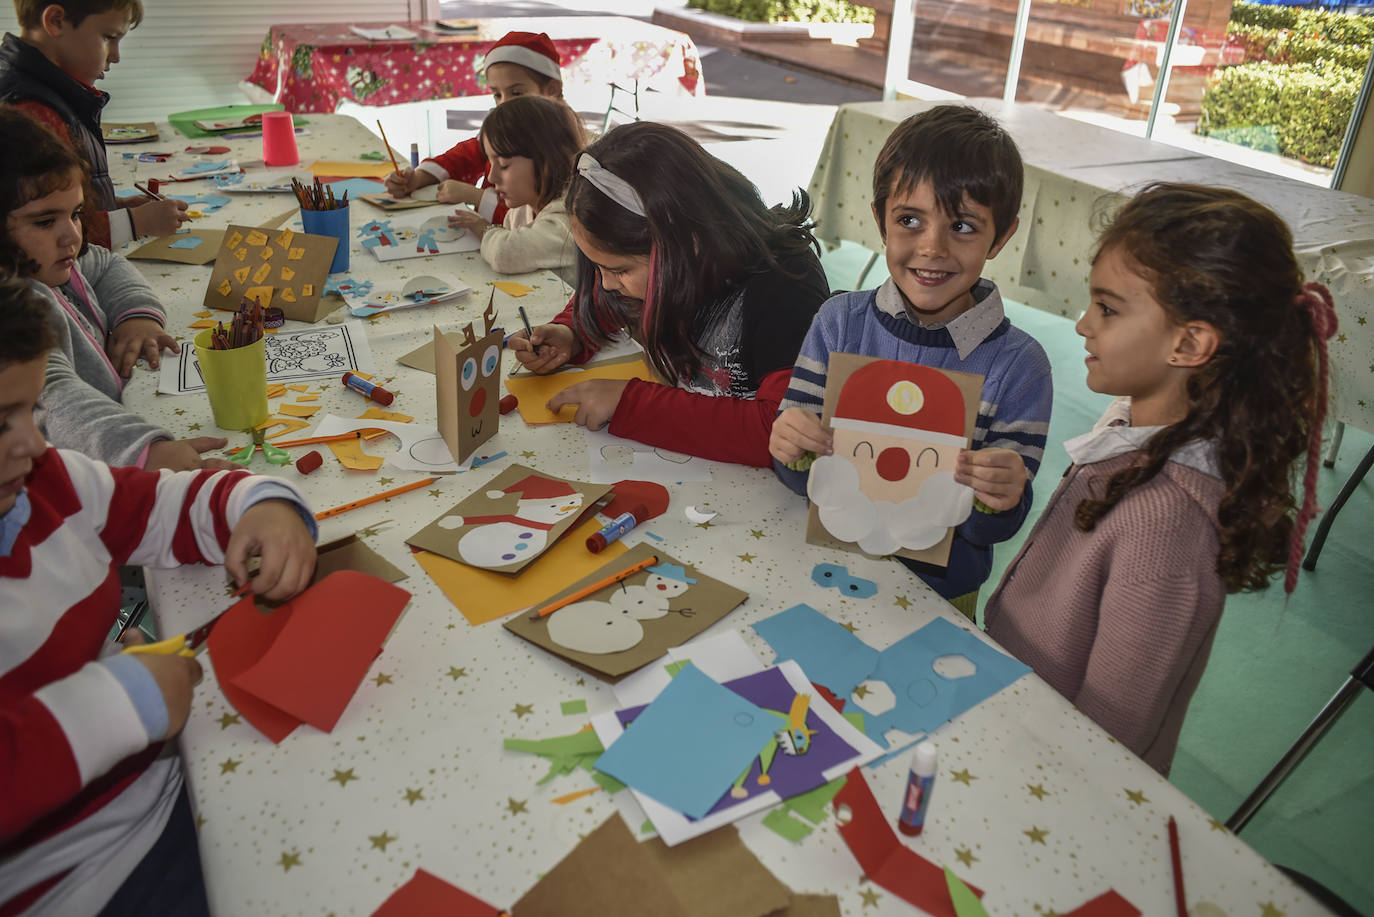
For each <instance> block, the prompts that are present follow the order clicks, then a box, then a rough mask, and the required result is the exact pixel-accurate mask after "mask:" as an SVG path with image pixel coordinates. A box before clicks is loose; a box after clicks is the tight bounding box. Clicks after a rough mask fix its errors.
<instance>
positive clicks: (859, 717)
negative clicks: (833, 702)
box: [840, 710, 868, 735]
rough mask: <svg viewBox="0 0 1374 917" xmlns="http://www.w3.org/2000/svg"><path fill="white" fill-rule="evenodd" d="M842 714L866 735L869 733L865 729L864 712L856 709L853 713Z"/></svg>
mask: <svg viewBox="0 0 1374 917" xmlns="http://www.w3.org/2000/svg"><path fill="white" fill-rule="evenodd" d="M840 716H842V717H844V718H845V719H847V720H849V725H851V726H853V727H854V728H855V729H857V730H859V731H860V732H862V733H863V734H864V735H868V730H866V729H864V715H863V714H862V713H860V712H859V711H857V710H855V711H854V712H853V713H841V714H840Z"/></svg>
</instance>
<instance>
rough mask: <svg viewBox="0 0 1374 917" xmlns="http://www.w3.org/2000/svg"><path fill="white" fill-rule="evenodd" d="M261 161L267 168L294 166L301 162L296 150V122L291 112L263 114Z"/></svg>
mask: <svg viewBox="0 0 1374 917" xmlns="http://www.w3.org/2000/svg"><path fill="white" fill-rule="evenodd" d="M262 161H263V162H264V163H265V164H267V165H269V166H294V165H295V164H296V163H298V162H300V161H301V154H300V153H299V152H297V150H296V122H295V121H294V120H292V118H291V112H289V111H268V112H263V115H262Z"/></svg>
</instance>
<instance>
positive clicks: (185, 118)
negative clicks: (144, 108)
mask: <svg viewBox="0 0 1374 917" xmlns="http://www.w3.org/2000/svg"><path fill="white" fill-rule="evenodd" d="M284 108H286V106H285V105H281V104H276V103H274V104H271V105H223V106H221V107H219V108H197V109H196V110H194V111H179V112H177V113H176V114H172V115H168V116H167V120H168V121H170V122H172V127H175V128H176V129H177V130H178V131H180V132H181V133H182V134H184V135H185V136H187V137H190V138H192V139H193V140H195V139H200V138H203V137H218V136H219V135H220V134H222V133H225V132H224V131H203V130H201V129H200V128H198V127H196V125H195V122H196V121H229V120H232V119H234V118H246V117H247V116H248V115H258V114H262V113H263V112H265V111H281V110H283V109H284ZM293 120H294V119H293ZM295 123H297V124H300V123H302V122H299V121H298V122H295ZM243 130H245V131H250V130H252V128H251V127H245V128H243ZM230 133H233V132H232V131H230Z"/></svg>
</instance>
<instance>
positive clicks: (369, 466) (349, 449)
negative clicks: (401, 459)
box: [325, 439, 386, 471]
mask: <svg viewBox="0 0 1374 917" xmlns="http://www.w3.org/2000/svg"><path fill="white" fill-rule="evenodd" d="M325 445H327V446H328V447H329V451H330V452H332V453H334V457H335V458H337V459H338V460H339V463H340V464H341V465H343V466H344V467H345V468H348V469H351V470H353V471H376V470H377V469H378V468H381V467H382V464H383V463H384V462H385V461H386V458H385V457H384V456H380V455H368V454H367V453H366V452H364V451H363V447H362V444H361V443H360V442H359V441H358V440H356V439H348V440H343V441H342V442H337V443H326V444H325Z"/></svg>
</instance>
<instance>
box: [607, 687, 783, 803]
mask: <svg viewBox="0 0 1374 917" xmlns="http://www.w3.org/2000/svg"><path fill="white" fill-rule="evenodd" d="M777 728H778V720H777V717H775V716H773V715H772V714H771V713H768V712H767V711H765V710H763V709H761V708H759V707H758V706H757V705H755V704H753V703H751V702H750V701H747V700H745V699H744V698H742V697H740V696H739V695H738V694H736V693H735V692H733V691H731V690H730V689H729V688H726V687H723V686H722V685H719V684H717V683H716V682H714V681H712V680H711V679H710V678H709V677H707V676H706V675H704V674H703V673H702V672H701V670H700V669H698V668H697V667H696V666H694V665H691V664H690V663H689V664H687V665H686V666H684V667H683V668H682V671H680V672H678V674H677V677H676V678H674V679H673V680H672V681H670V682H668V686H667V687H665V688H664V689H663V690H662V691H661V692H659V695H658V697H657V698H655V699H654V702H653V703H652V704H650V705H649V706H648V707H646V708H645V709H644V712H643V713H641V714H640V715H639V716H638V717H636V718H635V721H634V722H633V723H631V724H630V726H629V728H627V729H626V730H625V732H624V734H623V735H621V737H620V738H619V739H616V741H615V742H614V743H612V745H611V747H610V748H608V749H606V753H605V754H603V755H602V756H601V757H600V758H598V759H597V761H596V769H597V770H599V771H603V772H605V773H607V774H610V775H611V776H612V777H615V778H616V779H617V780H619V781H621V782H622V783H625V784H628V785H629V786H631V787H634V788H635V789H636V790H639V791H640V792H641V793H644V794H646V795H648V796H651V797H653V798H654V799H656V800H658V801H659V802H661V803H663V804H664V805H666V806H669V807H671V808H673V809H676V810H678V811H679V812H682V813H683V814H685V815H687V816H689V817H691V818H701V817H702V816H703V815H705V814H706V813H707V812H709V811H710V810H711V807H712V806H714V805H715V804H716V803H717V802H719V801H720V798H721V797H722V796H724V795H725V794H726V793H727V792H728V791H729V789H730V785H731V784H732V783H734V781H735V778H736V777H738V776H739V775H740V774H742V773H743V772H744V769H745V768H746V767H749V766H750V763H751V762H752V761H753V760H754V758H755V757H756V756H757V755H758V753H759V750H760V749H762V748H763V747H764V745H765V744H767V743H768V742H769V741H771V740H772V738H773V732H774V731H775V730H776V729H777Z"/></svg>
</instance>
